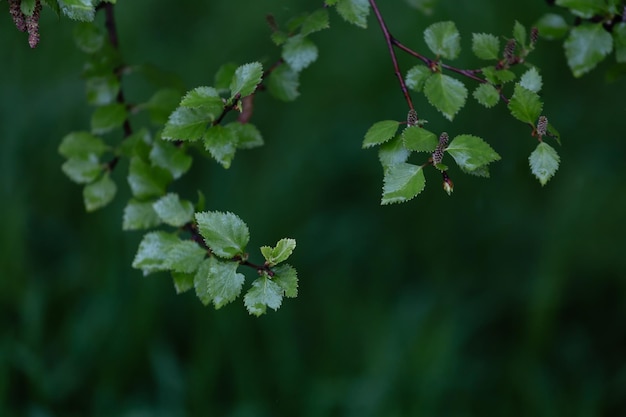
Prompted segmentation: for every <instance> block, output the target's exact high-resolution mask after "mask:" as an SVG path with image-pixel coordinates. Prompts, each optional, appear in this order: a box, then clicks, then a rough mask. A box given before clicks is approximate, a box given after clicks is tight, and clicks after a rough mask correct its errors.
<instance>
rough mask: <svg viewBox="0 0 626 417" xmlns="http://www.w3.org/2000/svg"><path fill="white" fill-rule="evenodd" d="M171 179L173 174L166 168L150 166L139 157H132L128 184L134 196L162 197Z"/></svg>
mask: <svg viewBox="0 0 626 417" xmlns="http://www.w3.org/2000/svg"><path fill="white" fill-rule="evenodd" d="M171 180H172V176H171V174H170V173H169V172H167V171H165V170H164V169H162V168H159V167H155V166H150V165H149V164H147V163H146V162H144V161H143V160H142V159H141V158H139V157H136V156H135V157H133V158H131V160H130V168H129V172H128V185H130V189H131V191H132V192H133V196H135V197H137V198H139V199H144V198H149V197H160V196H162V195H163V194H165V188H166V187H167V185H168V184H169V183H170V181H171Z"/></svg>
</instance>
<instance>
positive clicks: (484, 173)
mask: <svg viewBox="0 0 626 417" xmlns="http://www.w3.org/2000/svg"><path fill="white" fill-rule="evenodd" d="M459 168H461V171H463V172H464V173H465V174H469V175H474V176H476V177H482V178H489V165H482V166H479V167H478V168H476V169H472V170H468V169H466V168H464V167H462V166H459Z"/></svg>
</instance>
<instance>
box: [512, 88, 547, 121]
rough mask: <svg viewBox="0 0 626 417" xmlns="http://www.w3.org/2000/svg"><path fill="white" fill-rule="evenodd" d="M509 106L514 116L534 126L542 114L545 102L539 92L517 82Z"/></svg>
mask: <svg viewBox="0 0 626 417" xmlns="http://www.w3.org/2000/svg"><path fill="white" fill-rule="evenodd" d="M508 107H509V110H510V112H511V114H512V115H513V117H515V118H516V119H518V120H520V121H522V122H525V123H530V124H531V125H533V126H534V125H535V122H536V121H537V119H538V118H539V116H540V115H541V109H542V108H543V103H542V102H541V98H539V95H538V94H537V93H535V92H533V91H530V90H528V89H527V88H524V87H522V86H521V85H519V84H515V89H514V90H513V96H512V97H511V100H510V101H509V105H508Z"/></svg>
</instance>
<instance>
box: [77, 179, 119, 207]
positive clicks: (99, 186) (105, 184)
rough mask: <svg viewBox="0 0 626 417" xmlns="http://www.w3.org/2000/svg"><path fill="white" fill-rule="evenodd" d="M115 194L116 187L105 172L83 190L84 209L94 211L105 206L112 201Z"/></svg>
mask: <svg viewBox="0 0 626 417" xmlns="http://www.w3.org/2000/svg"><path fill="white" fill-rule="evenodd" d="M115 193H117V186H116V185H115V183H114V182H113V180H112V179H111V176H110V175H109V173H108V172H105V173H104V175H102V177H101V178H100V179H99V180H97V181H95V182H92V183H91V184H89V185H86V186H85V188H84V189H83V201H84V202H85V209H86V210H87V211H95V210H98V209H99V208H102V207H104V206H106V205H107V204H109V203H110V202H111V201H113V198H114V197H115Z"/></svg>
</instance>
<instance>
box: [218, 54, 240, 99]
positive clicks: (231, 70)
mask: <svg viewBox="0 0 626 417" xmlns="http://www.w3.org/2000/svg"><path fill="white" fill-rule="evenodd" d="M237 68H238V65H237V64H235V63H234V62H227V63H226V64H222V65H221V66H220V67H219V68H218V69H217V71H216V72H215V77H214V80H213V85H214V86H215V88H216V89H217V90H218V91H219V92H220V93H223V94H226V93H229V92H230V82H231V81H232V80H233V77H234V76H235V71H237Z"/></svg>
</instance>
